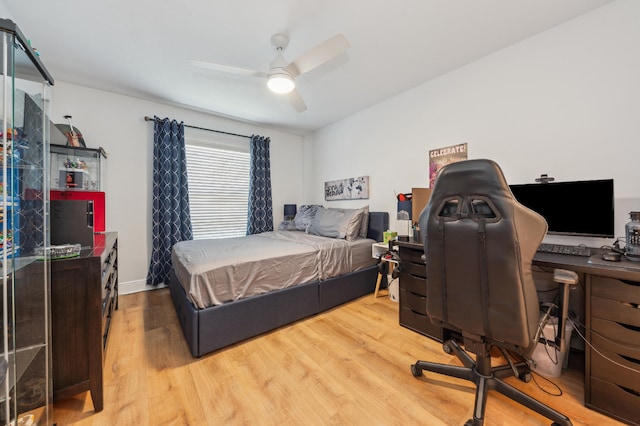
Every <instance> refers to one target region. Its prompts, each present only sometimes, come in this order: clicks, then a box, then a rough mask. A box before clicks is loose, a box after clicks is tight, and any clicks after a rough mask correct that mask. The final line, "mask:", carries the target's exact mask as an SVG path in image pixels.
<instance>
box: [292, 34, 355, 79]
mask: <svg viewBox="0 0 640 426" xmlns="http://www.w3.org/2000/svg"><path fill="white" fill-rule="evenodd" d="M350 46H351V45H350V44H349V40H347V38H346V37H345V36H344V35H343V34H337V35H335V36H333V37H331V38H330V39H329V40H326V41H324V42H322V43H320V44H319V45H317V46H316V47H314V48H312V49H310V50H308V51H307V52H305V53H303V54H302V55H300V56H299V57H298V58H297V59H296V60H295V61H293V62H291V63H290V64H289V65H287V67H286V68H285V69H286V70H287V71H288V72H289V73H291V75H292V76H293V77H295V76H297V75H300V74H304V73H305V72H308V71H311V70H312V69H314V68H316V67H319V66H320V65H322V64H324V63H325V62H327V61H329V60H331V59H333V58H335V57H336V56H338V55H339V54H341V53H342V52H344V51H346V50H347V49H348V48H349V47H350Z"/></svg>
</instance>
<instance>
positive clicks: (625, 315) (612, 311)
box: [591, 296, 640, 337]
mask: <svg viewBox="0 0 640 426" xmlns="http://www.w3.org/2000/svg"><path fill="white" fill-rule="evenodd" d="M591 318H602V319H606V320H611V321H615V322H617V323H620V324H626V325H628V326H632V327H640V309H638V308H636V307H635V306H633V305H632V304H631V303H629V302H624V301H619V300H613V299H607V298H603V297H597V296H591ZM637 336H638V337H640V331H637Z"/></svg>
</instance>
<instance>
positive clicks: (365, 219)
mask: <svg viewBox="0 0 640 426" xmlns="http://www.w3.org/2000/svg"><path fill="white" fill-rule="evenodd" d="M361 210H362V222H360V234H359V236H360V238H367V233H368V232H369V206H364V207H363V208H362V209H361Z"/></svg>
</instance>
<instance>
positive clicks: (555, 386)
mask: <svg viewBox="0 0 640 426" xmlns="http://www.w3.org/2000/svg"><path fill="white" fill-rule="evenodd" d="M536 376H538V377H540V378H542V379H544V380H545V381H546V382H547V383H549V384H550V385H551V386H553V387H554V388H555V389H556V391H557V392H555V393H551V391H549V390H547V389H545V388H543V387H542V386H540V383H538V381H537V380H536ZM531 379H532V380H533V383H535V384H536V386H537V387H538V389H540V390H541V391H542V392H544V393H546V394H547V395H550V396H562V388H561V387H560V386H558V384H557V383H555V382H554V381H552V380H551V379H549V378H548V377H544V376H543V375H540V374H538V373H536V372H535V371H531Z"/></svg>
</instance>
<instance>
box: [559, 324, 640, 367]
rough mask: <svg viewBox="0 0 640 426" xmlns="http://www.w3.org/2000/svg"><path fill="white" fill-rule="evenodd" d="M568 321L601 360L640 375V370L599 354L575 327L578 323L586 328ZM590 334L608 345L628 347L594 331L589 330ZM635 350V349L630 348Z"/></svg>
mask: <svg viewBox="0 0 640 426" xmlns="http://www.w3.org/2000/svg"><path fill="white" fill-rule="evenodd" d="M568 320H569V321H570V322H571V326H572V327H573V329H574V330H575V331H576V333H578V336H580V338H581V339H582V340H584V342H585V343H586V344H587V345H588V346H589V347H590V348H591V349H593V351H594V352H596V353H597V354H598V355H600V356H601V357H602V358H604V359H606V360H607V361H609V362H611V363H613V364H615V365H617V366H618V367H622V368H624V369H627V370H630V371H633V372H634V373H640V370H637V369H635V368H632V367H629V366H627V365H624V364H621V363H619V362H618V361H616V360H614V359H611V358H609V357H608V356H606V355H605V354H603V353H602V352H600V351H599V350H598V349H596V348H595V346H593V345H592V344H591V343H590V342H589V341H587V338H586V337H585V336H584V335H583V334H582V333H581V332H580V330H578V327H576V323H578V324H579V325H580V326H582V327H583V328H584V329H585V330H586V329H587V327H586V326H585V325H584V324H581V323H580V322H578V321H577V320H576V321H575V322H574V320H572V319H570V318H568ZM591 333H593V334H595V335H597V336H598V337H600V338H601V339H603V340H606V341H607V342H610V343H614V344H616V345H618V346H624V347H628V346H625V345H622V344H620V343H619V342H614V341H613V340H611V339H609V338H608V337H606V336H603V335H602V334H600V333H598V332H597V331H594V330H593V329H591ZM632 349H635V348H632Z"/></svg>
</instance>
